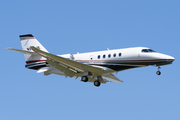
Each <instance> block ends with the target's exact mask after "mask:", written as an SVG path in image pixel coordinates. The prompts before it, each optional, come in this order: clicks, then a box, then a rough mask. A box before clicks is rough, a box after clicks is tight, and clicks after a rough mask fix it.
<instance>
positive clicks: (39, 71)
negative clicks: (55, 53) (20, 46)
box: [37, 67, 51, 73]
mask: <svg viewBox="0 0 180 120" xmlns="http://www.w3.org/2000/svg"><path fill="white" fill-rule="evenodd" d="M50 69H51V68H50V67H43V68H41V69H39V70H38V71H37V73H41V72H46V71H48V70H50Z"/></svg>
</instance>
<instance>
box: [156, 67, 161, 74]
mask: <svg viewBox="0 0 180 120" xmlns="http://www.w3.org/2000/svg"><path fill="white" fill-rule="evenodd" d="M160 69H161V67H160V66H158V71H157V72H156V74H157V75H161V71H160Z"/></svg>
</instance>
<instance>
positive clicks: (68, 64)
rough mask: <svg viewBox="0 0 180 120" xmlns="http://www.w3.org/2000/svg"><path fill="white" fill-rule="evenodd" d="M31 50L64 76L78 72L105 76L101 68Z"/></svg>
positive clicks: (105, 72) (33, 48)
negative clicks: (45, 59)
mask: <svg viewBox="0 0 180 120" xmlns="http://www.w3.org/2000/svg"><path fill="white" fill-rule="evenodd" d="M31 49H32V50H33V51H34V52H35V53H37V54H39V55H41V56H43V57H45V58H47V61H46V62H47V63H49V64H50V65H52V66H54V67H56V68H57V69H58V70H60V71H62V72H64V73H65V75H67V76H70V77H73V76H74V75H75V74H77V73H79V72H83V73H84V72H90V73H91V74H93V75H100V76H101V75H104V74H107V71H106V70H104V69H102V68H97V67H94V66H90V65H87V64H83V63H79V62H76V61H72V60H69V59H66V58H63V57H60V56H57V55H53V54H50V53H47V52H44V51H42V50H39V49H37V48H35V47H33V46H31Z"/></svg>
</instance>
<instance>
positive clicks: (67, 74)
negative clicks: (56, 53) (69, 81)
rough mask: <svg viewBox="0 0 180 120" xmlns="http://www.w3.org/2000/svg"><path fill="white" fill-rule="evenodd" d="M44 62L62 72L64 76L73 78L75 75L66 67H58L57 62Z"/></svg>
mask: <svg viewBox="0 0 180 120" xmlns="http://www.w3.org/2000/svg"><path fill="white" fill-rule="evenodd" d="M46 62H47V63H49V64H50V65H51V66H54V67H55V68H56V69H58V70H59V71H61V72H63V73H64V74H65V75H66V76H69V77H73V76H74V75H75V74H76V72H75V71H72V70H70V69H69V68H68V67H65V66H63V65H60V64H59V63H58V62H55V61H52V60H47V61H46Z"/></svg>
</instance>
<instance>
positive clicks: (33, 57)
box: [8, 34, 48, 70]
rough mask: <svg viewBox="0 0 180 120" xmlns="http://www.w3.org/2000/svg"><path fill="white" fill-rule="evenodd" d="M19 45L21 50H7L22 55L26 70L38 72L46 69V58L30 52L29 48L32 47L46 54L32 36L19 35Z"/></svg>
mask: <svg viewBox="0 0 180 120" xmlns="http://www.w3.org/2000/svg"><path fill="white" fill-rule="evenodd" d="M19 37H20V40H21V45H22V49H23V50H19V49H14V48H8V49H9V50H13V51H17V52H21V53H24V57H25V61H26V65H25V67H26V68H29V69H35V70H38V69H40V68H42V67H46V58H44V57H42V56H40V55H38V54H36V53H34V52H33V50H31V46H34V47H36V48H38V49H40V50H42V51H45V52H48V51H47V50H46V49H45V48H44V47H43V46H42V45H41V43H39V41H38V40H37V39H36V38H35V37H34V36H33V35H32V34H26V35H20V36H19Z"/></svg>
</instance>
